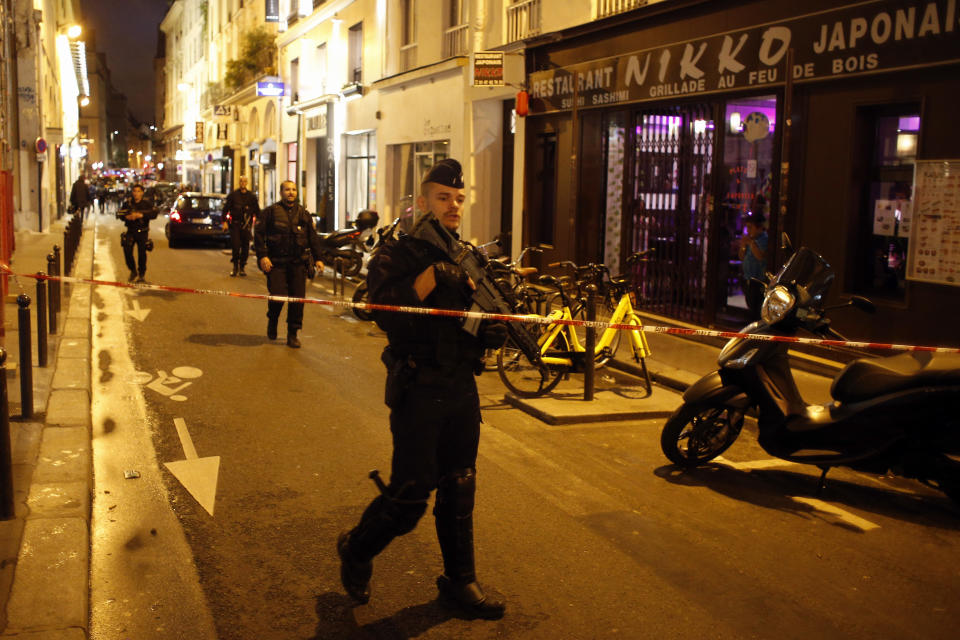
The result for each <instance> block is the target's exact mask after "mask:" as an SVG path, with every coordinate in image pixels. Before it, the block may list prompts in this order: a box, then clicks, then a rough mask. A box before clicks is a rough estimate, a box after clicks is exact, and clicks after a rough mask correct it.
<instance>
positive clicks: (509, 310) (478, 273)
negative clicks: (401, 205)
mask: <svg viewBox="0 0 960 640" xmlns="http://www.w3.org/2000/svg"><path fill="white" fill-rule="evenodd" d="M411 235H412V236H414V237H415V238H419V239H420V240H423V241H425V242H429V243H430V244H432V245H433V246H435V247H437V248H438V249H440V250H441V251H443V252H444V253H446V254H447V255H448V256H449V257H450V259H451V260H453V262H454V263H456V264H457V265H459V266H460V268H461V269H463V271H464V273H466V274H467V275H468V276H470V279H471V280H473V283H474V284H475V285H476V286H477V288H476V290H475V291H474V292H473V305H472V306H471V307H470V311H483V312H485V313H498V314H503V315H513V314H514V313H516V311H517V310H516V309H515V308H514V307H513V305H511V304H510V302H508V301H507V299H506V298H505V297H504V295H503V292H502V291H501V290H500V287H499V286H498V285H497V283H496V281H495V280H494V276H493V274H492V273H491V272H490V271H489V270H488V269H487V264H488V263H489V260H488V259H487V257H486V256H485V255H483V254H482V253H480V251H478V250H477V249H476V247H474V246H473V245H471V244H470V243H469V242H462V241H460V240H458V239H457V238H456V237H454V235H453V234H452V233H450V232H449V231H448V230H447V229H446V228H445V227H444V226H443V225H442V224H440V221H439V220H437V219H436V217H435V216H434V215H433V214H432V213H426V214H424V216H423V218H421V219H420V220H419V221H418V222H417V225H416V226H415V227H414V229H413V230H412V231H411ZM506 325H507V333H508V334H509V336H510V337H511V338H512V339H513V342H514V344H516V345H517V347H518V348H519V349H520V351H522V352H523V355H525V356H526V358H527V360H529V361H530V364H532V365H534V366H535V367H537V368H538V369H539V370H540V375H541V376H543V378H544V379H546V377H547V375H548V372H547V368H546V365H545V364H544V363H543V360H542V359H541V358H540V345H538V344H537V340H536V339H535V338H534V337H533V336H532V335H531V334H530V332H529V331H528V330H527V328H526V327H525V326H524V325H523V324H521V323H519V322H507V323H506ZM463 329H464V331H466V332H467V333H469V334H471V335H474V336H475V335H477V332H479V330H480V320H479V319H477V318H466V319H465V320H464V322H463Z"/></svg>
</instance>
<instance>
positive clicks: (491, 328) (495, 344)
mask: <svg viewBox="0 0 960 640" xmlns="http://www.w3.org/2000/svg"><path fill="white" fill-rule="evenodd" d="M482 339H483V348H484V349H499V348H500V347H502V346H503V343H504V342H506V341H507V325H506V324H504V323H502V322H487V323H485V324H484V327H483V336H482Z"/></svg>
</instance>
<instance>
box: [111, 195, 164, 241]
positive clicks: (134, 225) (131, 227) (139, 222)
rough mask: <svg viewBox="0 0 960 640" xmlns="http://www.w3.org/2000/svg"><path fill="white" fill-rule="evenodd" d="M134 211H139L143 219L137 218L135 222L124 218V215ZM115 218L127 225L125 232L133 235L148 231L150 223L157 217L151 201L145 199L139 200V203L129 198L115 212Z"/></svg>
mask: <svg viewBox="0 0 960 640" xmlns="http://www.w3.org/2000/svg"><path fill="white" fill-rule="evenodd" d="M134 211H139V212H140V213H142V214H143V217H142V218H137V219H136V220H127V219H126V218H124V216H125V215H127V214H130V213H133V212H134ZM117 217H118V218H120V219H121V220H123V223H124V224H125V225H127V231H132V232H135V233H137V232H145V231H148V230H149V229H150V221H151V220H153V219H154V218H156V217H157V208H156V207H154V206H153V201H152V200H148V199H147V198H146V197H144V198H143V199H141V200H140V202H134V201H133V198H130V199H128V200H126V201H125V202H124V203H123V206H122V207H120V209H119V210H118V211H117Z"/></svg>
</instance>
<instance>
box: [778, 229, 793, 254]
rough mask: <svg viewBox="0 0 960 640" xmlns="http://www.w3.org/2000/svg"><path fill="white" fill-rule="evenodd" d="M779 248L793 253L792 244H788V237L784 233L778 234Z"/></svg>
mask: <svg viewBox="0 0 960 640" xmlns="http://www.w3.org/2000/svg"><path fill="white" fill-rule="evenodd" d="M780 248H781V249H783V250H784V251H790V252H792V251H793V243H792V242H790V236H789V235H787V232H786V231H784V232H783V233H781V234H780Z"/></svg>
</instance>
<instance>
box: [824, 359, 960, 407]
mask: <svg viewBox="0 0 960 640" xmlns="http://www.w3.org/2000/svg"><path fill="white" fill-rule="evenodd" d="M943 384H958V385H960V355H956V354H945V353H941V354H933V353H930V352H926V351H916V352H910V353H903V354H900V355H897V356H891V357H889V358H876V359H869V360H854V361H853V362H851V363H849V364H848V365H847V366H846V367H844V369H843V371H841V372H840V375H838V376H837V377H836V378H835V379H834V381H833V384H832V385H831V386H830V395H831V396H832V397H833V399H834V400H837V401H839V402H859V401H861V400H869V399H870V398H875V397H877V396H881V395H884V394H887V393H893V392H895V391H902V390H905V389H914V388H917V387H923V386H926V385H943Z"/></svg>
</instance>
